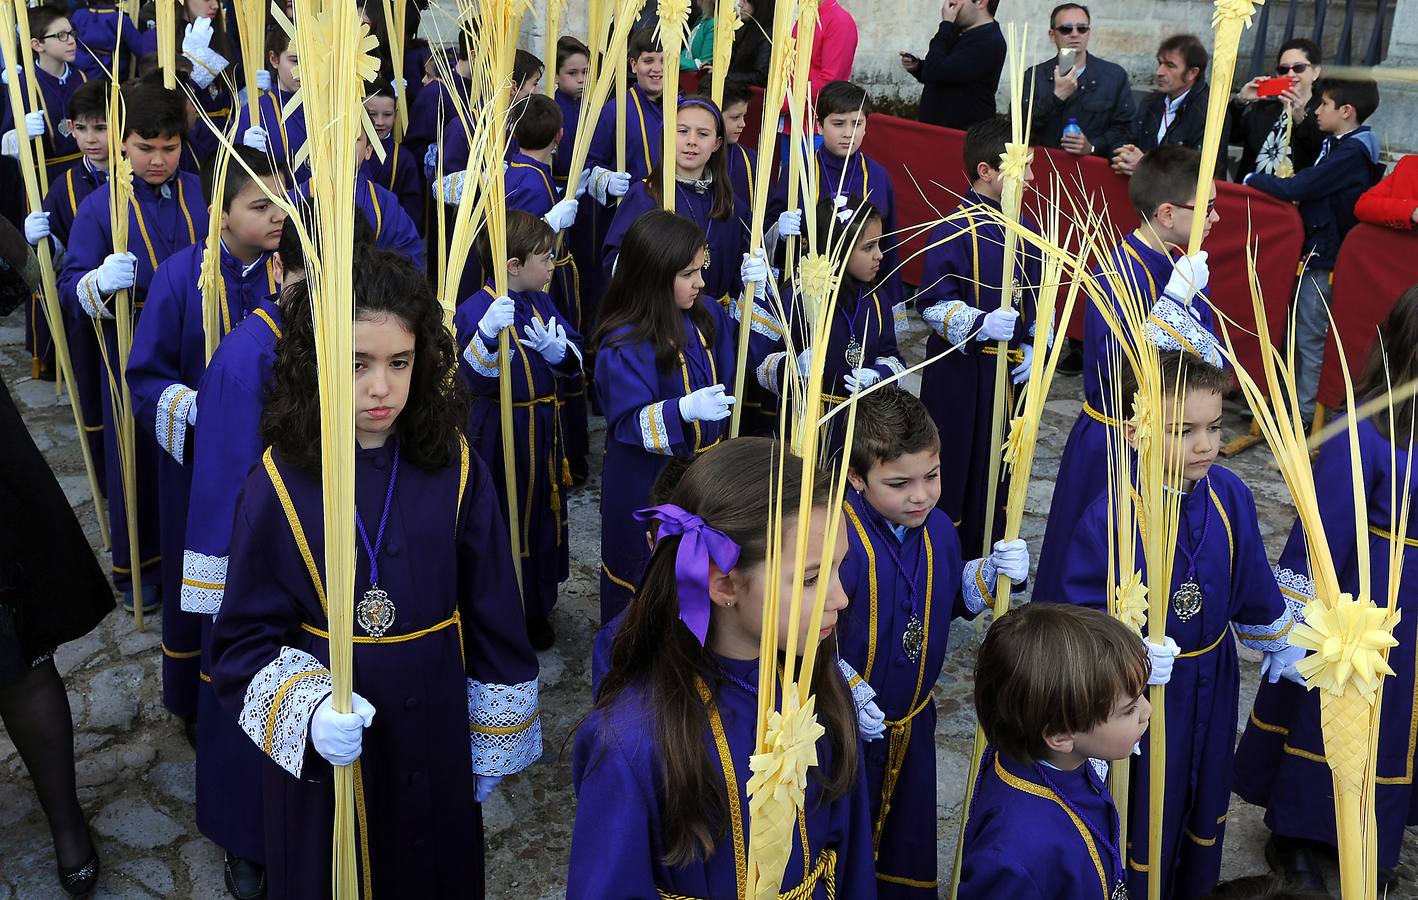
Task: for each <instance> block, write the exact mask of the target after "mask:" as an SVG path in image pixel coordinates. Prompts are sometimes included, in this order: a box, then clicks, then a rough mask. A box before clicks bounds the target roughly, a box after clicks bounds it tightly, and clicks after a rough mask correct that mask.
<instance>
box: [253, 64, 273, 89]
mask: <svg viewBox="0 0 1418 900" xmlns="http://www.w3.org/2000/svg"><path fill="white" fill-rule="evenodd" d="M270 89H271V70H270V69H262V70H261V71H259V72H257V73H256V90H258V91H269V90H270Z"/></svg>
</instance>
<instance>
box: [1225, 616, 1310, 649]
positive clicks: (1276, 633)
mask: <svg viewBox="0 0 1418 900" xmlns="http://www.w3.org/2000/svg"><path fill="white" fill-rule="evenodd" d="M1231 627H1232V628H1234V629H1235V630H1236V636H1237V637H1239V638H1240V639H1241V643H1243V644H1245V645H1246V646H1247V647H1250V648H1251V649H1252V650H1260V651H1263V652H1267V653H1274V652H1275V651H1277V650H1284V649H1285V648H1286V647H1289V646H1290V629H1291V628H1293V627H1295V615H1294V613H1292V612H1291V611H1290V608H1289V606H1288V605H1287V606H1286V608H1285V611H1284V612H1282V613H1281V614H1280V616H1279V617H1278V618H1277V619H1276V620H1275V621H1274V622H1271V623H1270V624H1268V625H1242V624H1241V623H1240V622H1232V623H1231Z"/></svg>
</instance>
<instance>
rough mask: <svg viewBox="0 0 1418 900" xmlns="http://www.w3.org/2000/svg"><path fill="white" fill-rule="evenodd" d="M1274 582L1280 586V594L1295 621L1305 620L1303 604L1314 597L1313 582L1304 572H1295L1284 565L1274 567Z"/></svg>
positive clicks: (1306, 603)
mask: <svg viewBox="0 0 1418 900" xmlns="http://www.w3.org/2000/svg"><path fill="white" fill-rule="evenodd" d="M1274 571H1275V583H1276V584H1277V585H1279V586H1280V596H1281V597H1283V598H1284V599H1285V606H1286V607H1287V608H1288V609H1289V610H1290V615H1291V616H1293V617H1294V619H1295V621H1296V622H1303V621H1305V606H1306V605H1308V604H1309V602H1310V601H1311V600H1313V599H1315V583H1314V581H1312V580H1311V579H1310V576H1308V575H1306V574H1305V573H1304V572H1296V571H1295V570H1294V569H1287V568H1285V567H1284V566H1276V567H1275V570H1274Z"/></svg>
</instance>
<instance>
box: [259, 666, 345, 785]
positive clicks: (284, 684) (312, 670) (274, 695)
mask: <svg viewBox="0 0 1418 900" xmlns="http://www.w3.org/2000/svg"><path fill="white" fill-rule="evenodd" d="M332 690H333V686H332V684H331V682H330V670H329V669H327V668H325V667H324V666H322V665H320V661H319V660H317V659H316V658H315V657H313V656H311V655H310V654H309V653H306V652H304V651H303V650H296V649H294V648H292V647H282V648H281V655H280V656H277V657H276V658H275V659H273V660H272V661H271V662H269V663H267V664H266V665H265V666H264V667H263V668H262V669H261V670H260V671H259V672H257V673H256V675H255V677H253V678H252V679H251V683H250V684H249V685H247V686H246V696H245V698H244V699H243V700H242V701H241V715H240V716H239V717H238V719H237V722H238V724H240V725H241V730H242V731H244V732H246V735H247V737H249V738H251V740H253V741H255V742H256V746H258V747H260V748H261V752H262V753H265V754H266V755H267V756H269V757H270V758H271V760H272V761H273V762H275V764H276V765H278V766H280V767H281V768H282V769H285V770H286V771H287V772H289V773H291V774H292V775H294V776H295V777H296V778H299V777H300V770H301V767H302V766H303V765H304V764H305V746H306V742H307V741H308V740H309V738H310V717H311V716H312V715H313V714H314V713H315V707H317V706H319V705H320V701H321V700H324V699H325V698H326V697H327V696H329V694H330V692H331V691H332Z"/></svg>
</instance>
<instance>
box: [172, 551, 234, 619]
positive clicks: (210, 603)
mask: <svg viewBox="0 0 1418 900" xmlns="http://www.w3.org/2000/svg"><path fill="white" fill-rule="evenodd" d="M226 566H227V557H225V556H208V555H207V554H205V553H198V552H197V551H195V550H183V551H182V598H181V601H180V606H181V607H182V611H183V612H189V613H201V614H203V615H209V616H214V615H216V614H217V612H218V611H219V610H220V609H221V608H222V596H223V595H224V594H225V593H226Z"/></svg>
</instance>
